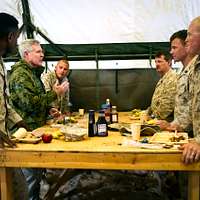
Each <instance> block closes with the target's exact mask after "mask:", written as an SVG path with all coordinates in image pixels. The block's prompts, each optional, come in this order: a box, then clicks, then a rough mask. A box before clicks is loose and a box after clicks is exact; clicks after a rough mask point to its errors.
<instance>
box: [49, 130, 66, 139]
mask: <svg viewBox="0 0 200 200" xmlns="http://www.w3.org/2000/svg"><path fill="white" fill-rule="evenodd" d="M51 134H52V136H53V139H59V138H60V136H63V134H62V133H61V132H60V130H57V131H52V133H51Z"/></svg>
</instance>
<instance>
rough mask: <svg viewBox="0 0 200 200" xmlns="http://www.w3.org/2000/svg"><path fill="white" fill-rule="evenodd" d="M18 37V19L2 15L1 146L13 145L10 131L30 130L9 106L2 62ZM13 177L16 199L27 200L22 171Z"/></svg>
mask: <svg viewBox="0 0 200 200" xmlns="http://www.w3.org/2000/svg"><path fill="white" fill-rule="evenodd" d="M18 36H19V29H18V21H17V19H16V18H15V17H13V16H12V15H10V14H7V13H0V105H1V109H0V145H1V144H2V145H3V143H4V142H6V143H8V144H12V143H10V140H9V139H8V137H7V135H9V129H11V128H14V127H16V128H19V127H24V128H26V129H27V130H28V127H27V125H26V124H25V123H24V121H23V120H22V118H21V117H20V116H19V114H17V112H16V111H15V110H14V109H13V108H11V106H10V105H9V104H8V88H7V77H6V69H5V67H4V65H3V61H2V56H6V55H7V54H9V53H12V52H13V51H15V49H16V45H17V39H18ZM12 145H13V144H12ZM1 147H3V146H0V148H1ZM12 176H13V181H14V183H12V185H13V196H14V198H15V199H20V200H27V187H26V182H25V180H24V176H23V174H22V172H21V170H20V169H13V170H12ZM0 193H1V192H0ZM0 199H1V194H0Z"/></svg>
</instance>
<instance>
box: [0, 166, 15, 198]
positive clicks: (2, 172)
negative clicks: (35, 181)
mask: <svg viewBox="0 0 200 200" xmlns="http://www.w3.org/2000/svg"><path fill="white" fill-rule="evenodd" d="M11 170H12V169H9V168H0V181H1V182H0V183H1V185H0V188H1V200H13V198H12V187H11V185H12V182H11V178H12V177H11Z"/></svg>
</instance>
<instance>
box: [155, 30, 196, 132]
mask: <svg viewBox="0 0 200 200" xmlns="http://www.w3.org/2000/svg"><path fill="white" fill-rule="evenodd" d="M186 37H187V30H181V31H178V32H175V33H174V34H173V35H172V36H171V37H170V43H171V51H170V53H171V54H172V57H173V59H174V61H175V62H182V64H183V68H182V69H181V71H180V73H179V74H178V75H177V91H176V96H175V108H174V121H173V122H171V123H168V122H166V121H158V124H159V125H160V127H161V129H165V130H169V131H174V130H185V131H191V126H190V127H188V123H186V124H185V123H184V121H185V119H186V118H187V117H188V112H189V85H188V76H189V74H190V73H191V71H192V66H193V63H194V62H195V59H196V57H195V55H193V54H191V55H190V54H188V53H187V51H186V46H185V40H186Z"/></svg>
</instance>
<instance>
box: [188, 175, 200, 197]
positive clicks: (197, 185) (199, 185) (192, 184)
mask: <svg viewBox="0 0 200 200" xmlns="http://www.w3.org/2000/svg"><path fill="white" fill-rule="evenodd" d="M199 190H200V172H189V174H188V200H199V199H200V192H199Z"/></svg>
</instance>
